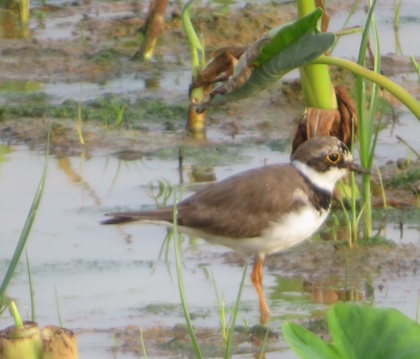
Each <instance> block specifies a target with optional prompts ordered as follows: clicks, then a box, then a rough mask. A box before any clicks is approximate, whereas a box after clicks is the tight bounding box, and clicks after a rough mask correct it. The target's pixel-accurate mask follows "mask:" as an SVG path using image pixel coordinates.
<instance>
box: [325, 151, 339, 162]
mask: <svg viewBox="0 0 420 359" xmlns="http://www.w3.org/2000/svg"><path fill="white" fill-rule="evenodd" d="M340 159H341V156H340V154H339V153H338V152H331V153H329V154H328V155H327V161H328V162H329V163H332V164H333V165H335V164H337V163H338V162H340Z"/></svg>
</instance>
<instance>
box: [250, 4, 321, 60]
mask: <svg viewBox="0 0 420 359" xmlns="http://www.w3.org/2000/svg"><path fill="white" fill-rule="evenodd" d="M323 13H324V12H323V11H322V9H321V8H317V9H316V10H315V11H313V12H311V13H310V14H308V15H306V16H304V17H301V18H299V19H298V20H296V21H294V22H292V23H290V24H289V25H285V26H284V25H281V26H278V27H276V28H274V29H272V30H271V31H270V32H269V33H268V36H269V37H270V38H271V41H270V42H269V43H267V44H265V45H264V46H263V47H262V49H261V55H260V56H258V57H257V58H256V59H255V60H254V64H255V65H257V66H259V65H260V64H262V63H264V62H266V61H269V60H270V59H271V58H272V57H273V56H275V55H276V54H278V53H279V52H280V51H282V50H283V49H284V48H285V47H286V46H288V45H289V44H291V43H292V42H294V41H296V40H297V39H298V38H299V37H301V36H302V35H303V34H306V33H307V32H309V31H314V32H319V30H318V22H319V19H320V18H321V17H322V15H323Z"/></svg>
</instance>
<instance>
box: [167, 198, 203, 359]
mask: <svg viewBox="0 0 420 359" xmlns="http://www.w3.org/2000/svg"><path fill="white" fill-rule="evenodd" d="M177 218H178V212H177V208H176V196H174V208H173V223H174V227H173V233H174V244H175V261H176V272H177V275H178V288H179V294H180V297H181V304H182V310H183V312H184V317H185V321H186V323H187V328H188V333H189V335H190V339H191V342H192V346H193V348H194V353H195V357H196V358H197V359H200V358H202V357H203V356H202V355H201V351H200V346H199V344H198V341H197V338H196V336H195V333H194V328H193V326H192V322H191V317H190V313H189V311H188V305H187V299H186V295H185V290H184V281H183V279H182V264H181V244H180V240H179V237H180V236H179V233H178V229H177V228H178V224H177Z"/></svg>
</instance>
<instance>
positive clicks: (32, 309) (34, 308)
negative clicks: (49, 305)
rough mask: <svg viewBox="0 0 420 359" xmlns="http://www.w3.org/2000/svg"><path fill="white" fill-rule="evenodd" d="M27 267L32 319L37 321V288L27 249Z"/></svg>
mask: <svg viewBox="0 0 420 359" xmlns="http://www.w3.org/2000/svg"><path fill="white" fill-rule="evenodd" d="M25 256H26V269H27V271H28V282H29V294H30V297H31V320H32V321H33V322H35V321H36V306H35V290H34V286H33V282H32V274H31V266H30V265H29V258H28V252H26V251H25Z"/></svg>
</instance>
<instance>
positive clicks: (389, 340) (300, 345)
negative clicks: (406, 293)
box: [283, 303, 420, 359]
mask: <svg viewBox="0 0 420 359" xmlns="http://www.w3.org/2000/svg"><path fill="white" fill-rule="evenodd" d="M328 325H329V329H330V332H331V336H332V338H333V342H332V343H331V344H330V343H326V342H324V341H323V340H322V339H321V338H319V337H318V336H316V335H315V334H313V333H311V332H310V331H308V330H307V329H305V328H303V327H301V326H299V325H298V324H294V323H285V324H284V325H283V332H284V337H285V339H286V341H287V342H288V343H289V345H290V346H291V347H292V348H293V350H294V351H295V352H296V353H297V354H298V355H299V356H300V357H301V358H308V359H309V358H311V359H317V358H320V359H321V358H324V359H329V358H331V359H332V358H340V359H362V358H369V359H395V358H398V359H418V358H419V357H420V325H419V324H418V323H417V322H415V321H414V320H411V319H410V318H408V317H406V316H405V315H404V314H402V313H401V312H399V311H398V310H396V309H378V308H369V307H363V306H360V305H355V304H348V303H339V304H337V305H335V306H334V307H332V308H331V310H330V312H329V314H328Z"/></svg>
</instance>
